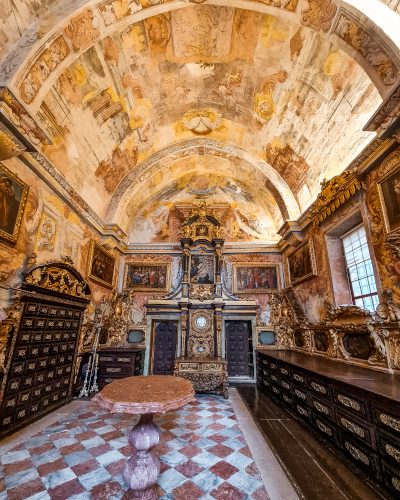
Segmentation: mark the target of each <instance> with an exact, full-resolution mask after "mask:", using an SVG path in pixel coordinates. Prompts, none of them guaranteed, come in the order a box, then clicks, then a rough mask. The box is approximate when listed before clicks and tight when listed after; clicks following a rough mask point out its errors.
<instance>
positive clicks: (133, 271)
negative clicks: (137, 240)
mask: <svg viewBox="0 0 400 500" xmlns="http://www.w3.org/2000/svg"><path fill="white" fill-rule="evenodd" d="M170 286H171V263H170V262H128V263H126V264H125V271H124V290H136V291H138V292H169V289H170Z"/></svg>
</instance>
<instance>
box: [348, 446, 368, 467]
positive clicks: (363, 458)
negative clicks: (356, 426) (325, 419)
mask: <svg viewBox="0 0 400 500" xmlns="http://www.w3.org/2000/svg"><path fill="white" fill-rule="evenodd" d="M345 447H346V450H348V451H349V452H350V455H351V456H353V457H354V458H355V459H356V460H360V462H363V463H364V464H365V465H369V458H368V457H367V455H364V453H362V452H361V451H360V450H358V449H357V448H356V447H355V446H353V445H352V444H350V443H348V442H347V441H346V442H345Z"/></svg>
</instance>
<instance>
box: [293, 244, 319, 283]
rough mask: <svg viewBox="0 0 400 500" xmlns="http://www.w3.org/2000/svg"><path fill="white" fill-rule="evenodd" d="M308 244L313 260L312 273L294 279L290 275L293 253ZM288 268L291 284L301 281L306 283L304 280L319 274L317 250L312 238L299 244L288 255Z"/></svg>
mask: <svg viewBox="0 0 400 500" xmlns="http://www.w3.org/2000/svg"><path fill="white" fill-rule="evenodd" d="M306 245H308V247H309V250H310V260H311V269H312V270H311V273H308V274H306V275H305V276H302V277H301V278H298V279H295V280H292V277H291V275H290V265H289V259H290V257H291V256H292V255H294V254H295V253H296V252H298V251H299V250H300V249H301V248H303V247H304V246H306ZM286 268H287V273H288V278H289V284H290V285H298V284H300V283H304V281H308V280H311V279H312V278H316V277H317V276H318V268H317V263H316V260H315V252H314V242H313V239H312V238H307V239H306V240H305V241H304V242H303V243H302V244H301V245H299V246H297V247H296V248H295V249H294V250H293V251H292V252H290V253H289V254H288V256H287V257H286Z"/></svg>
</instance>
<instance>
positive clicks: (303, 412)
mask: <svg viewBox="0 0 400 500" xmlns="http://www.w3.org/2000/svg"><path fill="white" fill-rule="evenodd" d="M297 410H298V411H299V413H300V414H301V415H304V416H305V417H308V411H307V410H305V409H304V408H302V407H301V406H299V405H297Z"/></svg>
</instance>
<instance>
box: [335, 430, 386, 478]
mask: <svg viewBox="0 0 400 500" xmlns="http://www.w3.org/2000/svg"><path fill="white" fill-rule="evenodd" d="M341 448H342V450H343V451H344V453H345V454H346V455H347V456H348V457H349V458H350V459H351V460H352V461H353V462H354V463H356V464H357V465H358V466H359V467H360V468H361V469H364V470H366V471H368V473H371V474H373V475H374V476H375V477H377V478H379V477H380V471H379V460H378V457H377V455H375V453H372V452H371V450H368V449H367V448H365V447H363V446H362V445H361V444H360V443H358V442H357V441H355V440H353V439H351V438H350V437H349V436H347V435H346V434H345V433H342V434H341Z"/></svg>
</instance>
